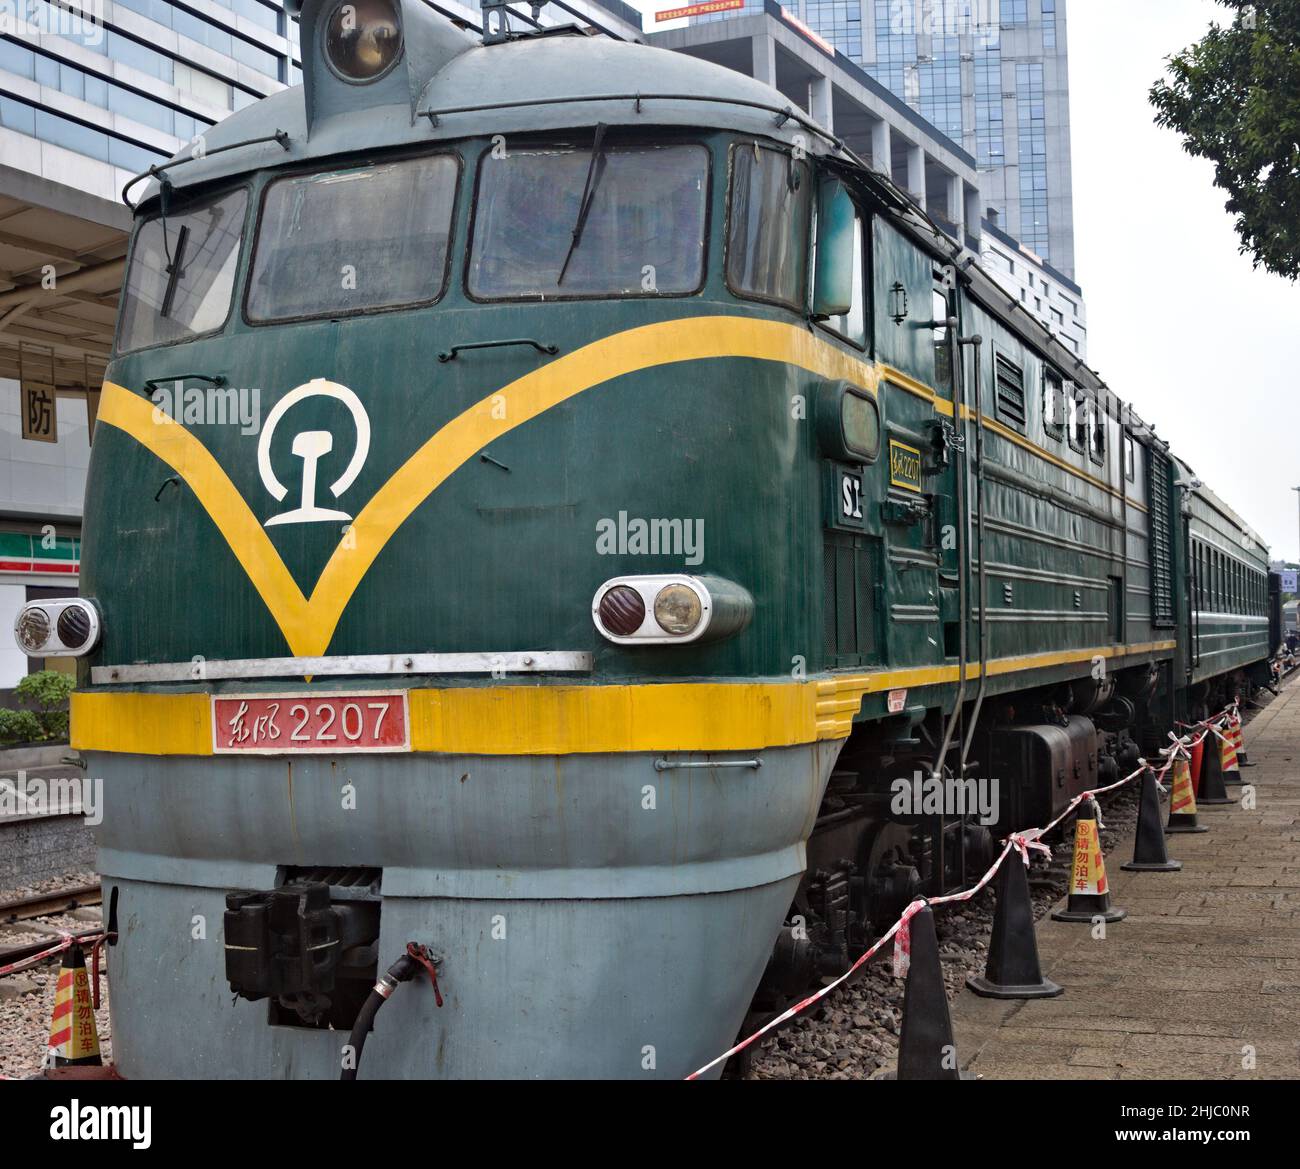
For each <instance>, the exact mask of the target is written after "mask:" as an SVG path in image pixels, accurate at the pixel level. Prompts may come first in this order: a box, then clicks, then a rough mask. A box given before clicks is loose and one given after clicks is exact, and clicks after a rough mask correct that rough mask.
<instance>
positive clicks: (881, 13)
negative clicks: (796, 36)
mask: <svg viewBox="0 0 1300 1169" xmlns="http://www.w3.org/2000/svg"><path fill="white" fill-rule="evenodd" d="M782 7H784V8H785V9H786V10H787V11H789V12H791V13H793V14H794V15H795V16H797V17H798V18H799V19H800V20H802V21H803V23H804V24H806V25H807V26H808V27H809V28H811V29H813V30H814V31H815V32H816V33H817V34H818V35H819V36H821V37H823V38H824V39H825V40H826V41H828V42H829V43H830V44H831V45H833V46H834V47H835V48H836V49H837V50H838V51H839V52H841V53H843V54H844V55H845V56H846V57H849V58H850V59H851V60H853V61H855V62H856V63H857V64H859V65H861V66H862V67H863V68H864V69H865V70H866V71H867V72H868V73H870V74H871V75H872V76H873V77H874V78H875V79H876V80H877V81H879V82H880V83H881V84H883V85H885V86H886V87H887V88H888V89H889V90H890V91H891V92H892V93H894V94H896V95H897V96H898V97H900V98H902V99H903V101H905V102H906V103H907V104H908V105H909V106H911V107H912V108H913V109H914V110H916V111H917V112H918V113H919V114H921V116H922V117H924V118H925V119H926V120H927V121H929V122H930V123H932V124H933V125H934V126H935V128H936V129H938V130H939V131H940V133H942V134H945V135H946V136H947V137H949V138H951V139H952V140H953V141H954V142H956V143H958V144H959V145H961V146H962V147H964V148H965V149H966V150H967V151H968V152H969V153H970V154H973V155H974V156H975V158H976V160H977V163H978V167H979V173H980V186H981V190H982V193H983V197H984V201H985V203H986V206H987V207H988V208H991V209H993V210H994V211H995V212H996V217H990V218H991V219H992V222H993V223H994V224H995V225H996V226H997V227H999V228H1000V229H1001V230H1002V231H1005V232H1008V233H1010V234H1011V235H1012V236H1014V237H1015V238H1016V239H1018V240H1019V241H1020V242H1021V243H1023V244H1024V245H1025V246H1026V247H1028V248H1030V249H1031V250H1032V251H1033V252H1034V253H1035V254H1037V255H1038V256H1041V257H1042V258H1043V259H1044V260H1046V261H1048V262H1049V263H1051V264H1052V265H1053V266H1054V267H1055V268H1056V269H1057V270H1058V271H1060V272H1062V273H1064V274H1065V275H1066V276H1067V277H1071V278H1072V277H1073V275H1074V207H1073V197H1072V194H1071V179H1070V109H1069V78H1068V74H1067V67H1066V56H1067V55H1066V27H1065V0H782ZM764 9H765V3H764V0H745V4H744V6H743V8H741V9H738V10H732V11H729V12H726V13H718V14H715V15H710V16H703V17H696V18H694V20H695V21H696V22H699V23H704V22H707V21H716V20H726V19H736V18H737V17H740V16H745V15H755V14H758V13H761V12H763V11H764Z"/></svg>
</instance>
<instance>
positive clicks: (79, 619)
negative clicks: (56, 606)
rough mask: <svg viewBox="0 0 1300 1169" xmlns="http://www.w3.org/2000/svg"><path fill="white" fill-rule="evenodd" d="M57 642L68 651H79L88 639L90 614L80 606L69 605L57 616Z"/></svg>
mask: <svg viewBox="0 0 1300 1169" xmlns="http://www.w3.org/2000/svg"><path fill="white" fill-rule="evenodd" d="M58 630H59V640H60V641H61V642H63V644H64V645H66V646H67V647H68V648H69V649H80V648H81V647H82V646H83V645H85V644H86V641H87V640H88V639H89V637H90V614H89V613H87V612H86V610H85V609H83V608H82V607H81V606H80V605H69V606H68V607H67V608H66V609H64V610H63V612H62V613H60V614H59V623H58Z"/></svg>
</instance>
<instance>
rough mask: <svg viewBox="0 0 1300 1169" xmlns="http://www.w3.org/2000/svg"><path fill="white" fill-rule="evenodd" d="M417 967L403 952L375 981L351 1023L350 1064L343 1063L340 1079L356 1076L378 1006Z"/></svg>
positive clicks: (383, 1002)
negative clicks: (385, 972)
mask: <svg viewBox="0 0 1300 1169" xmlns="http://www.w3.org/2000/svg"><path fill="white" fill-rule="evenodd" d="M418 969H419V966H418V965H417V964H416V962H415V959H414V958H412V957H411V956H410V955H409V954H403V955H402V956H401V957H400V958H398V960H397V961H396V962H394V963H393V964H392V965H391V966H390V967H389V968H388V973H387V974H385V975H384V976H383V977H382V978H381V979H380V980H379V981H378V982H376V983H375V986H374V989H373V990H372V991H371V992H370V994H369V995H368V996H367V998H366V1001H365V1002H364V1003H363V1004H362V1006H361V1010H360V1012H359V1013H358V1014H357V1021H356V1022H355V1023H353V1024H352V1033H351V1034H350V1035H349V1036H348V1046H349V1047H351V1048H352V1066H351V1067H348V1066H346V1065H344V1068H343V1072H342V1074H341V1075H340V1076H339V1079H340V1080H355V1079H356V1078H357V1072H358V1071H359V1070H360V1068H361V1049H362V1048H363V1047H365V1045H366V1036H367V1035H369V1034H370V1030H371V1028H372V1027H373V1026H374V1024H375V1016H376V1015H377V1014H379V1008H380V1007H382V1006H383V1005H384V1004H385V1003H386V1002H387V1001H388V999H389V997H390V996H391V995H392V993H393V991H394V990H396V989H397V984H398V983H399V982H409V981H410V980H411V978H412V977H413V976H414V975H415V972H416V971H417V970H418Z"/></svg>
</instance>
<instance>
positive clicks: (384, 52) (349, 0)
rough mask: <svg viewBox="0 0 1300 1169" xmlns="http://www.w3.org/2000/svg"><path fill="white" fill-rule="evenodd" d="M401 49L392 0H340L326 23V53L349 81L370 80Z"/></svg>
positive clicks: (399, 22)
mask: <svg viewBox="0 0 1300 1169" xmlns="http://www.w3.org/2000/svg"><path fill="white" fill-rule="evenodd" d="M401 51H402V22H401V20H400V19H399V17H398V15H397V6H396V5H395V4H394V3H393V0H343V3H342V4H339V5H338V6H337V7H336V8H335V9H334V11H333V12H332V13H330V18H329V21H328V23H327V24H326V26H325V56H326V57H327V58H328V59H329V63H330V64H331V65H332V66H333V67H334V69H335V70H336V71H337V72H338V73H339V74H340V75H341V76H343V77H346V78H347V79H348V80H349V81H373V80H374V79H375V78H376V77H378V76H380V75H381V74H383V73H386V72H387V71H388V69H389V68H390V67H391V66H392V64H393V62H394V61H396V60H397V56H398V54H399V53H400V52H401Z"/></svg>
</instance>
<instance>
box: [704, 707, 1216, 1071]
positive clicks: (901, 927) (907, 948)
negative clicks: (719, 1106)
mask: <svg viewBox="0 0 1300 1169" xmlns="http://www.w3.org/2000/svg"><path fill="white" fill-rule="evenodd" d="M1236 710H1237V702H1236V701H1235V700H1234V701H1233V702H1232V704H1231V705H1229V706H1226V707H1225V708H1224V709H1223V710H1221V711H1220V712H1219V713H1218V714H1217V715H1215V716H1214V717H1213V718H1208V719H1203V720H1202V721H1201V722H1199V723H1191V724H1188V723H1179V724H1178V726H1180V727H1184V728H1186V729H1189V730H1194V729H1199V728H1204V729H1202V730H1201V734H1200V735H1199V736H1197V737H1196V738H1195V739H1194V740H1192V738H1191V736H1189V735H1183V736H1182V737H1181V738H1180V737H1179V736H1177V735H1175V734H1174V733H1173V732H1170V736H1169V737H1170V738H1171V739H1173V740H1174V742H1173V745H1172V746H1170V747H1165V748H1162V749H1161V752H1160V753H1161V754H1162V755H1167V756H1168V758H1167V759H1166V760H1165V761H1164V763H1163V764H1162V765H1161V766H1160V767H1159V768H1155V767H1152V766H1151V764H1149V763H1148V762H1147V761H1146V760H1145V759H1143V760H1141V766H1140V767H1138V768H1137V770H1136V771H1132V772H1130V773H1129V774H1128V775H1126V776H1125V777H1124V778H1123V779H1120V780H1116V781H1115V782H1114V783H1110V784H1107V785H1106V786H1105V787H1095V788H1091V789H1089V790H1088V791H1085V792H1080V793H1079V794H1078V795H1077V796H1075V797H1074V798H1073V799H1072V800H1071V801H1070V802H1069V803H1068V804H1067V805H1066V807H1065V810H1064V811H1063V812H1061V814H1060V815H1059V816H1057V817H1056V818H1055V819H1054V820H1052V821H1051V822H1050V823H1048V824H1047V825H1046V826H1045V827H1043V828H1026V829H1024V830H1023V831H1021V832H1013V833H1012V834H1011V835H1010V836H1009V837H1008V838H1007V840H1006V841H1005V843H1004V844H1003V847H1002V851H1001V852H1000V853H998V856H997V859H996V860H994V862H993V864H992V865H990V866H989V870H988V872H986V873H985V874H984V875H983V876H982V877H981V878H980V879H979V880H978V881H976V882H975V884H974V885H972V886H971V887H970V888H969V889H963V890H961V891H960V892H958V893H947V894H944V895H942V896H938V897H921V898H918V899H917V900H915V901H913V902H912V903H911V904H910V905H908V907H907V908H906V909H904V910H903V912H902V914H901V915H900V917H899V919H898V920H897V921H896V922H894V924H893V925H891V926H890V927H889V929H887V930H886V931H885V932H884V933H883V934H881V936H880V937H878V938H877V939H876V940H875V941H874V942H873V943H872V944H871V947H870V948H869V949H868V950H866V951H865V952H864V953H863V954H862V955H861V957H859V958H858V959H857V961H855V962H854V963H853V965H852V966H850V967H849V968H848V969H847V970H846V971H845V972H844V973H843V974H841V975H840V976H839V977H838V978H836V979H835V980H834V981H832V982H829V983H827V984H826V985H825V986H823V987H822V988H821V989H820V990H817V991H814V992H813V993H812V994H810V995H808V997H807V998H803V999H800V1000H799V1001H798V1002H797V1003H795V1004H794V1005H793V1006H790V1007H787V1008H786V1009H785V1010H784V1011H782V1012H781V1013H780V1014H779V1015H777V1016H776V1017H775V1018H773V1019H769V1020H768V1021H767V1022H766V1023H764V1024H763V1026H761V1027H760V1028H759V1029H758V1030H757V1031H755V1032H754V1033H753V1034H752V1035H749V1036H747V1037H746V1038H744V1039H742V1040H741V1041H740V1042H739V1043H737V1044H735V1045H734V1046H733V1047H729V1048H728V1049H727V1050H726V1051H724V1052H723V1053H722V1054H721V1055H719V1056H716V1057H715V1058H713V1059H711V1060H709V1062H708V1063H706V1064H705V1065H704V1066H703V1067H701V1068H697V1069H696V1070H695V1071H693V1072H692V1073H691V1074H690V1075H689V1076H687V1077H686V1078H687V1079H688V1080H698V1079H699V1078H700V1077H701V1076H702V1075H704V1074H705V1073H706V1072H708V1071H711V1070H712V1069H713V1068H715V1067H717V1066H718V1064H720V1063H724V1062H725V1061H726V1060H729V1059H730V1058H731V1057H732V1056H733V1055H736V1054H737V1053H738V1052H741V1051H744V1050H745V1048H747V1047H749V1046H750V1045H751V1044H752V1043H754V1042H755V1041H756V1040H758V1039H761V1038H762V1037H763V1036H764V1035H766V1034H767V1033H768V1032H769V1031H773V1030H775V1029H776V1028H778V1027H780V1026H781V1025H782V1024H784V1023H788V1022H789V1021H790V1020H791V1019H793V1018H794V1017H795V1016H796V1015H799V1014H802V1013H803V1012H804V1011H805V1010H807V1009H808V1008H809V1007H810V1006H812V1005H813V1003H818V1002H821V1000H822V999H824V998H826V996H827V995H829V994H831V993H832V992H833V991H836V990H838V989H839V988H840V987H841V986H843V985H844V983H845V982H847V981H848V980H849V979H850V978H852V977H853V975H854V974H856V973H857V971H858V970H859V969H861V967H863V966H865V965H866V964H867V963H868V962H869V961H871V959H872V958H874V957H875V956H876V955H877V954H878V953H879V952H880V950H881V948H882V947H883V946H884V945H885V943H886V942H888V941H889V940H890V939H891V938H892V939H894V973H895V975H896V976H897V977H899V978H902V977H904V976H905V975H906V974H907V970H908V968H909V966H910V964H911V928H910V926H909V923H910V922H911V920H912V918H913V917H915V916H916V915H917V914H918V913H920V911H921V910H922V909H924V908H925V907H926V906H927V905H944V904H947V903H949V902H953V901H969V900H970V899H971V898H972V897H974V896H975V895H976V894H977V893H979V892H980V891H981V890H983V889H984V888H986V887H987V886H988V883H989V882H990V881H992V880H993V878H994V877H995V876H996V875H997V871H998V869H1000V868H1001V867H1002V862H1003V861H1004V860H1006V859H1007V856H1008V855H1009V854H1010V853H1011V852H1012V850H1015V851H1017V852H1019V853H1020V855H1021V857H1022V858H1023V860H1024V863H1025V864H1026V865H1028V864H1029V852H1030V850H1031V849H1033V850H1036V851H1039V852H1043V853H1046V854H1047V855H1048V856H1049V857H1050V856H1051V855H1052V850H1051V849H1050V848H1048V846H1047V845H1045V844H1043V843H1042V840H1041V838H1042V837H1043V836H1045V835H1046V834H1047V833H1048V832H1050V831H1051V830H1052V829H1053V828H1055V827H1056V826H1057V825H1058V824H1060V823H1061V821H1062V820H1064V819H1066V818H1067V817H1068V816H1069V815H1070V813H1071V812H1073V811H1074V810H1075V808H1077V807H1078V806H1079V805H1080V804H1081V803H1083V801H1084V800H1090V799H1092V798H1093V797H1094V796H1099V795H1103V794H1105V793H1106V792H1111V791H1114V790H1115V789H1116V788H1121V787H1123V786H1124V785H1125V784H1126V783H1131V782H1132V781H1133V780H1135V779H1137V778H1138V777H1139V776H1140V775H1142V773H1143V772H1145V771H1147V770H1148V769H1149V770H1151V771H1152V772H1154V773H1155V777H1156V784H1157V786H1159V787H1160V789H1161V790H1162V791H1163V790H1164V784H1163V782H1162V781H1163V779H1164V777H1165V776H1166V775H1167V774H1168V772H1169V769H1170V768H1171V767H1172V766H1173V764H1174V759H1175V758H1177V757H1178V756H1180V755H1188V756H1190V754H1191V748H1192V747H1194V746H1196V744H1197V743H1199V742H1201V740H1203V739H1204V738H1205V736H1206V735H1208V734H1209V733H1210V731H1211V730H1212V729H1213V725H1215V724H1218V723H1219V722H1221V721H1222V720H1223V719H1225V718H1227V717H1228V716H1229V715H1232V714H1235V713H1236ZM1098 827H1099V828H1100V827H1101V825H1100V823H1099V824H1098Z"/></svg>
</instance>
